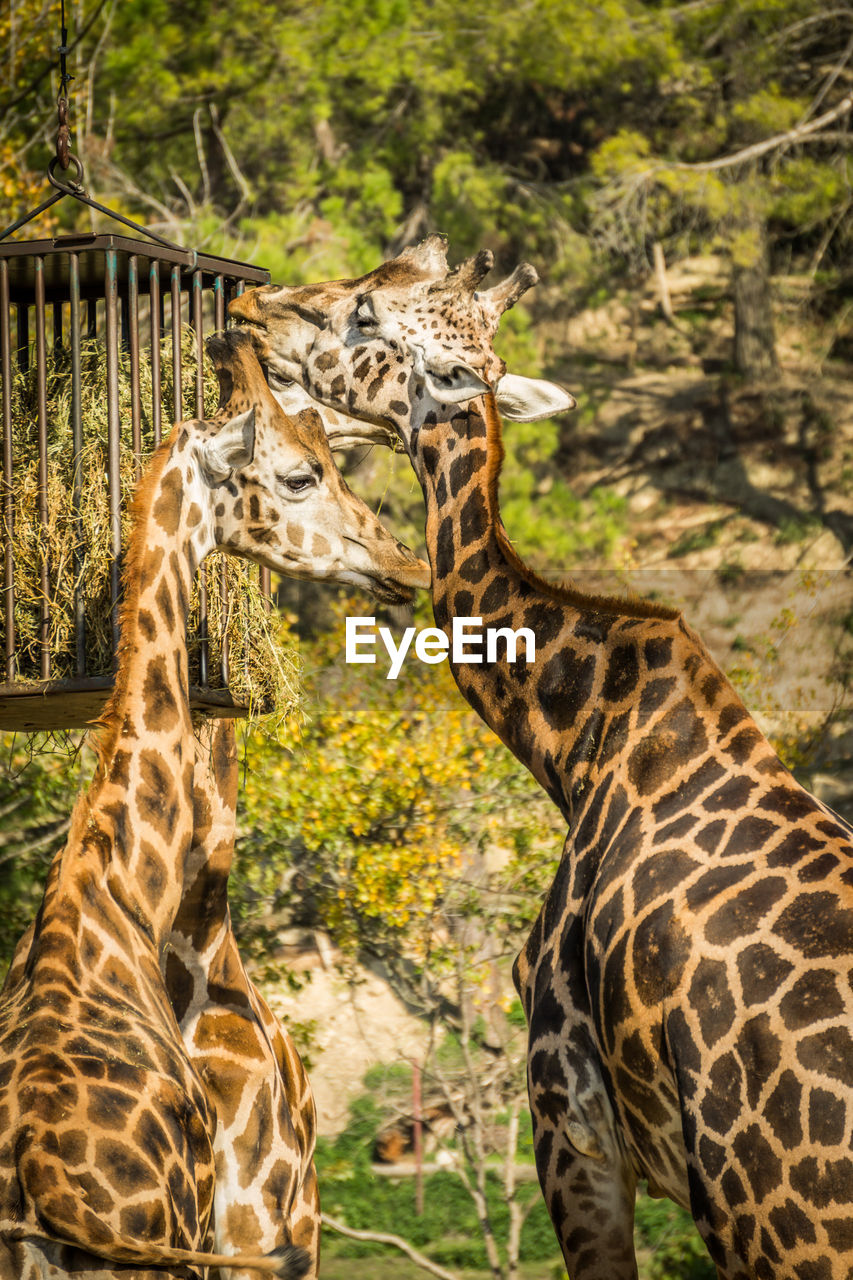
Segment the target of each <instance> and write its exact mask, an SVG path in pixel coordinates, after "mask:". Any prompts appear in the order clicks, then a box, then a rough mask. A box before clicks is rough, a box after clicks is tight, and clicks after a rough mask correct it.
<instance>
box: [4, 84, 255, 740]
mask: <svg viewBox="0 0 853 1280" xmlns="http://www.w3.org/2000/svg"><path fill="white" fill-rule="evenodd" d="M62 122H63V115H62V101H60V123H61V125H62ZM61 133H62V128H61V129H60V134H61ZM66 145H67V140H66ZM57 165H61V166H62V168H63V169H64V170H65V171H66V172H67V171H68V170H69V168H70V167H73V168H74V170H75V176H74V181H73V182H67V181H62V180H60V179H59V178H57V176H56V168H57ZM82 178H83V170H82V166H81V165H80V162H79V161H78V160H77V159H76V158H75V157H74V156H69V155H68V154H67V150H66V151H65V153H64V155H63V153H62V152H61V150H60V149H59V148H58V151H57V156H56V157H55V158H54V159H53V160H51V162H50V165H49V166H48V180H49V181H50V183H51V185H52V186H53V187H54V188H55V190H54V192H53V193H52V194H51V195H50V196H49V197H48V199H47V200H45V201H44V202H43V203H42V204H41V205H39V206H38V208H36V209H34V210H33V211H32V212H31V213H29V214H27V215H26V216H25V217H24V218H21V219H19V220H18V221H17V222H15V223H13V224H12V226H10V227H8V228H6V230H5V231H3V232H0V382H2V402H1V404H0V412H1V413H2V436H3V449H2V484H0V520H2V538H3V558H4V564H3V606H2V610H0V629H2V634H3V646H2V662H3V670H2V681H0V729H18V730H25V731H30V730H37V729H47V728H51V729H60V728H80V727H82V726H83V725H85V723H86V722H87V721H88V720H90V719H92V718H93V717H95V716H96V715H97V714H98V713H99V712H100V710H101V708H102V706H103V703H104V701H105V699H106V696H107V693H108V691H109V689H110V688H111V686H112V682H113V681H112V677H111V676H109V675H103V674H95V673H92V672H90V671H88V670H87V662H86V631H85V616H84V602H83V600H82V599H80V598H77V594H78V593H77V589H76V588H75V599H74V601H73V615H74V640H75V672H74V675H73V677H72V678H62V679H55V678H52V677H51V668H52V654H51V648H50V641H49V628H50V605H49V601H48V597H49V591H48V587H49V584H50V574H51V566H50V564H49V562H48V559H49V558H48V555H47V553H46V552H43V553H41V560H40V564H39V574H40V578H41V605H40V615H39V638H38V646H39V668H40V669H39V671H38V676H39V678H38V679H36V680H34V679H32V678H28V679H24V678H22V676H21V672H20V664H19V661H18V645H17V639H16V601H15V581H14V571H15V504H14V497H13V487H12V482H13V474H14V467H15V456H14V452H15V451H14V448H13V432H12V380H13V368H15V367H17V368H18V369H21V370H28V369H32V368H33V366H34V371H35V377H36V387H37V422H38V427H37V429H38V505H39V523H40V528H41V529H42V530H44V529H45V528H46V523H47V519H48V512H47V488H48V477H49V468H50V465H51V458H50V455H49V451H48V422H47V390H46V388H47V372H48V354H49V352H52V350H53V349H55V348H57V347H58V346H59V345H61V346H62V347H64V348H65V349H66V351H67V352H69V353H70V380H71V424H72V438H73V450H74V457H73V473H74V475H75V477H78V479H76V480H75V489H76V491H75V492H73V493H72V507H73V510H74V512H75V514H76V513H77V512H78V510H79V502H80V498H81V490H80V484H81V482H80V480H79V468H78V466H77V460H78V458H79V456H80V453H81V451H82V449H83V444H84V440H83V421H82V412H81V394H80V393H81V340H82V339H84V338H86V337H89V338H91V337H97V338H98V339H99V340H101V341H103V344H104V359H105V360H106V374H107V405H106V408H107V424H108V425H107V435H108V439H107V459H108V465H107V483H108V493H109V518H110V541H111V555H110V597H111V599H110V608H111V612H112V620H113V641H114V643H115V640H116V638H117V636H116V627H115V620H116V616H117V607H118V603H119V593H120V570H121V555H122V547H121V491H120V478H119V447H120V440H121V439H122V438H124V439H125V440H126V441H129V443H130V444H131V447H132V448H133V450H134V453H135V454H136V457H137V458H139V456H140V447H141V433H140V424H141V421H142V414H143V408H144V409H145V411H147V412H148V413H149V414H150V421H151V425H152V427H153V433H154V440H155V443H158V442H159V440H160V433H161V423H162V416H163V411H162V405H161V383H160V378H161V352H160V339H161V336H166V335H167V334H168V333H169V331H171V337H172V352H173V356H172V364H173V381H174V386H175V388H176V396H177V397H178V398H179V397H180V387H181V324H182V319H183V322H184V324H187V323H188V324H190V325H191V326H192V329H193V330H194V332H195V336H196V342H197V349H198V357H199V358H198V364H197V370H198V372H197V376H196V386H195V390H194V395H193V396H192V397H191V398H192V401H193V402H192V403H191V404H182V405H180V406H178V405H177V404H176V406H175V415H176V419H180V418H181V417H198V416H201V415H202V412H203V386H202V367H201V353H202V350H203V340H204V334H205V331H207V332H211V331H213V330H215V329H223V328H225V325H226V319H227V306H228V302H229V301H230V299H231V298H232V297H234V296H236V295H238V294H240V293H242V292H243V290H244V288H245V286H246V284H252V285H254V284H266V283H268V281H269V272H267V271H263V270H260V269H259V268H257V267H252V266H249V265H247V264H246V263H242V262H235V261H231V260H229V259H226V258H217V257H212V256H210V255H208V254H202V253H197V252H196V251H195V250H194V249H186V248H183V247H181V246H180V245H176V244H172V243H170V242H169V241H167V240H163V239H162V238H161V237H159V236H156V235H154V234H153V233H152V232H150V231H147V230H146V229H145V228H144V227H139V226H137V225H136V224H135V223H132V222H130V221H129V220H128V219H127V218H124V217H123V216H122V215H121V214H117V213H115V212H114V211H112V210H109V209H106V208H104V207H103V206H102V205H99V204H98V203H97V202H96V201H94V200H92V199H91V198H90V197H89V195H88V193H87V192H86V191H85V189H84V187H83V185H82ZM63 196H71V197H73V198H74V199H75V200H79V201H81V202H82V203H84V204H86V205H88V206H90V207H91V208H95V209H97V210H99V211H100V212H102V213H106V214H108V215H109V216H110V217H111V218H113V219H114V220H115V221H117V222H119V223H122V224H124V226H125V227H128V228H130V229H131V230H133V231H136V232H141V233H142V234H143V235H145V236H147V237H148V240H147V241H145V240H141V239H139V238H135V237H131V236H128V235H126V234H113V233H109V234H97V235H96V234H80V235H66V236H57V237H55V238H54V239H49V240H31V241H24V242H8V241H6V237H7V236H8V235H10V234H11V233H12V232H14V231H16V230H18V229H19V228H20V227H22V226H24V225H25V224H26V223H27V222H29V221H31V219H32V218H34V217H35V216H36V215H37V214H39V213H41V212H42V211H43V210H44V209H45V208H47V207H49V206H50V205H51V204H53V203H54V202H55V201H57V200H59V199H61V198H62V197H63ZM141 342H142V343H143V344H144V345H145V346H147V347H148V348H149V356H150V361H151V379H152V395H151V402H150V405H146V406H144V407H143V404H142V401H141V394H140V378H139V367H140V366H139V361H140V344H141ZM122 355H124V358H125V362H126V364H125V367H127V362H128V361H129V368H130V390H131V413H130V420H129V421H127V420H125V421H122V416H121V414H120V408H119V362H120V359H121V357H122ZM168 427H169V424H167V430H168ZM76 581H77V575H76V573H75V582H76ZM223 587H224V573H223ZM261 587H262V589H264V590H265V591H266V592H267V593H268V592H269V575H268V574H266V575H265V576H264V575H263V574H262V578H261ZM221 595H222V608H223V609H227V608H228V602H227V599H225V595H224V591H223V592H222V593H221ZM207 622H208V617H207V601H206V598H205V596H204V593H203V594H202V600H201V610H200V625H199V633H198V646H199V663H198V683H197V684H196V685H193V686H192V687H191V690H190V694H191V701H192V705H193V707H194V708H196V709H197V710H200V711H204V712H206V713H207V714H209V715H220V716H222V715H224V716H235V715H244V714H245V713H246V711H247V709H248V708H247V707H245V706H243V705H240V704H239V703H238V702H237V701H236V700H235V699H234V698H233V697H232V696H231V694H230V691H229V690H228V687H227V686H228V674H229V673H228V653H227V646H226V645H224V644H223V647H222V652H221V659H220V664H219V665H220V677H221V683H222V686H223V687H222V688H211V687H210V685H209V670H208V652H207V649H208V642H207Z"/></svg>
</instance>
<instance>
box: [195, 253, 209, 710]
mask: <svg viewBox="0 0 853 1280" xmlns="http://www.w3.org/2000/svg"><path fill="white" fill-rule="evenodd" d="M203 305H204V294H203V292H202V276H201V272H200V271H194V272H193V283H192V323H193V328H194V329H195V352H196V367H195V416H196V417H197V418H203V417H204V363H203V360H204V345H203V344H204V316H203ZM207 607H208V604H207V575H206V573H205V571H204V569H202V571H201V573H200V574H199V579H198V682H199V684H200V685H201V687H202V688H205V687H206V685H207V660H208V621H207Z"/></svg>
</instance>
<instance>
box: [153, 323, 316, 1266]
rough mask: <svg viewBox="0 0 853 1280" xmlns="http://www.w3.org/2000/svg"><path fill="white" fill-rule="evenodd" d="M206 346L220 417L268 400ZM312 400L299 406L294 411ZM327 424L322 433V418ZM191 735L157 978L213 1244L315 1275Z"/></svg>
mask: <svg viewBox="0 0 853 1280" xmlns="http://www.w3.org/2000/svg"><path fill="white" fill-rule="evenodd" d="M207 347H208V354H209V355H210V357H211V359H212V361H213V364H214V367H215V369H216V372H217V375H218V377H219V381H220V387H221V397H220V405H219V410H218V412H217V415H216V418H217V419H218V418H221V419H223V420H225V421H227V420H229V419H230V418H231V417H233V416H234V415H235V414H236V413H239V412H240V411H241V410H244V409H245V408H246V406H247V405H249V404H253V403H256V402H257V400H258V399H268V397H269V392H268V391H267V388H266V384H265V382H264V379H263V377H262V374H261V370H260V367H259V365H258V362H257V359H256V358H255V356H254V353H253V351H252V349H251V347H250V346H249V344H248V343H247V342H246V340H245V335H242V334H240V333H238V332H236V331H233V330H232V331H231V332H229V333H227V334H225V335H224V337H217V338H213V339H209V340H208V344H207ZM308 404H309V402H308V400H307V398H306V399H304V401H303V403H300V404H298V405H294V406H293V412H294V415H295V414H296V413H299V412H301V411H302V410H303V409H304V408H306V407H308ZM323 426H324V429H326V432H327V435H328V434H329V433H328V423H327V421H326V419H325V417H324V421H323ZM196 736H197V749H196V766H195V773H194V779H193V803H194V814H195V817H194V823H193V844H192V849H191V852H190V855H189V858H188V860H187V864H186V871H185V881H184V892H183V897H182V899H181V904H180V907H179V909H178V913H177V915H176V917H175V920H174V923H173V925H172V931H171V935H170V938H169V944H168V949H167V952H166V957H165V970H164V972H165V978H166V986H167V990H168V993H169V999H170V1001H171V1004H172V1008H173V1009H174V1011H175V1016H176V1018H177V1020H178V1025H179V1027H180V1030H181V1035H182V1037H183V1041H184V1046H185V1049H186V1052H187V1056H188V1058H189V1060H190V1062H191V1063H192V1064H193V1065H194V1067H195V1068H196V1070H197V1072H198V1074H199V1075H200V1077H201V1079H202V1081H203V1083H204V1086H205V1090H206V1092H207V1095H208V1098H209V1099H210V1101H211V1103H212V1105H213V1107H214V1109H215V1111H216V1116H217V1125H216V1134H215V1138H214V1156H215V1162H216V1182H215V1191H214V1209H213V1233H214V1247H215V1249H216V1251H217V1252H219V1253H258V1252H271V1251H273V1250H274V1249H275V1248H280V1247H282V1246H283V1245H284V1244H285V1243H286V1242H287V1240H291V1241H292V1242H293V1243H294V1244H296V1245H299V1246H300V1247H302V1248H304V1249H305V1250H306V1252H307V1254H308V1256H309V1257H310V1259H311V1266H310V1271H309V1274H310V1275H316V1272H317V1267H318V1263H319V1246H320V1207H319V1196H318V1192H317V1179H316V1174H315V1171H314V1163H313V1151H314V1142H315V1134H316V1116H315V1110H314V1100H313V1096H312V1093H311V1089H310V1086H309V1083H308V1079H307V1076H306V1073H305V1069H304V1067H303V1065H302V1061H301V1059H300V1057H299V1054H298V1052H297V1051H296V1048H295V1046H294V1045H293V1042H292V1040H291V1038H290V1036H289V1035H288V1034H287V1032H286V1030H285V1029H284V1028H283V1027H282V1026H281V1025H280V1024H279V1022H278V1020H277V1019H276V1017H275V1015H274V1014H273V1013H272V1011H271V1010H270V1008H269V1006H268V1005H267V1003H266V1001H265V1000H264V999H263V997H262V996H261V994H260V992H259V991H258V990H257V989H256V987H255V986H254V984H253V983H252V981H251V979H250V978H249V976H248V974H247V973H246V970H245V967H244V965H243V962H242V959H241V957H240V953H239V950H238V947H237V941H236V938H235V936H234V932H233V929H232V927H231V918H230V913H229V909H228V877H229V874H230V870H231V863H232V859H233V853H234V839H235V822H236V808H237V789H238V788H237V742H236V734H235V731H234V724H233V721H231V720H220V721H208V722H205V723H204V724H203V725H202V726H201V727H199V728H198V729H197V731H196Z"/></svg>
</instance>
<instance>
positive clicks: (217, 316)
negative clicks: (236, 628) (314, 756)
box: [213, 275, 231, 687]
mask: <svg viewBox="0 0 853 1280" xmlns="http://www.w3.org/2000/svg"><path fill="white" fill-rule="evenodd" d="M225 303H226V299H225V277H224V276H221V275H219V276H216V277H215V279H214V281H213V324H214V328H215V329H216V330H217V332H221V331H222V330H223V329H224V328H225V317H226V311H225ZM227 565H228V562H227V560H226V558H225V556H223V557H222V561H221V564H220V566H219V609H220V624H219V631H220V635H221V637H222V639H221V643H220V647H219V672H220V675H221V676H222V683H223V684H224V685H225V686H226V687H227V685H228V680H229V678H230V674H231V655H230V653H229V651H228V650H229V644H228V614H229V609H228V604H229V597H228V568H227Z"/></svg>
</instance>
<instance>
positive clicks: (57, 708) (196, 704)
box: [0, 677, 249, 733]
mask: <svg viewBox="0 0 853 1280" xmlns="http://www.w3.org/2000/svg"><path fill="white" fill-rule="evenodd" d="M112 684H113V682H112V680H110V679H108V678H106V677H105V678H102V679H97V678H91V679H88V680H78V681H72V680H63V681H53V682H52V681H45V682H44V683H42V684H35V685H33V684H29V685H27V684H0V731H4V732H6V731H14V732H17V733H38V732H40V731H42V730H45V729H85V728H86V727H87V725H88V724H90V723H91V721H92V720H96V719H97V717H98V716H99V715H100V714H101V712H102V711H103V709H104V704H105V702H106V700H107V698H108V697H109V694H110V690H111V689H112ZM190 707H191V708H192V710H193V711H198V712H200V713H201V714H202V715H206V716H210V717H211V718H213V719H227V718H229V717H231V718H239V717H243V716H247V715H248V714H249V708H248V707H245V706H242V705H241V704H240V703H239V702H235V701H234V699H233V697H232V696H231V694H230V693H229V692H228V690H227V689H201V688H199V687H198V686H196V685H190Z"/></svg>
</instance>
